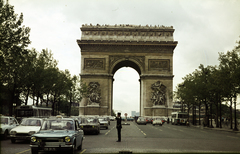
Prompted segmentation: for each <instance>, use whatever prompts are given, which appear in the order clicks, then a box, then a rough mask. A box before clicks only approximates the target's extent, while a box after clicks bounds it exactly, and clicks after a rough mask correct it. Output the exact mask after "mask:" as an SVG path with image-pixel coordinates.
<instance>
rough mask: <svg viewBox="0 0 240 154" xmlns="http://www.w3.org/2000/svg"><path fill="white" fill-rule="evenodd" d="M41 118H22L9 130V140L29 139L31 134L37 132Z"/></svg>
mask: <svg viewBox="0 0 240 154" xmlns="http://www.w3.org/2000/svg"><path fill="white" fill-rule="evenodd" d="M42 123H43V119H41V118H24V119H23V120H22V122H21V124H20V125H19V126H17V127H15V128H13V129H12V130H11V131H10V138H11V142H12V143H15V141H16V140H30V138H31V135H33V134H34V133H37V132H38V131H39V130H40V128H41V124H42Z"/></svg>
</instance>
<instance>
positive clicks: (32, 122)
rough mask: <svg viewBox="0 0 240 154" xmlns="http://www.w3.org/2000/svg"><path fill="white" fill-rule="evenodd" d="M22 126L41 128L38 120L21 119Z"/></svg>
mask: <svg viewBox="0 0 240 154" xmlns="http://www.w3.org/2000/svg"><path fill="white" fill-rule="evenodd" d="M21 125H22V126H41V120H40V119H23V120H22V122H21Z"/></svg>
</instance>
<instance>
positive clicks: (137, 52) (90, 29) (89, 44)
mask: <svg viewBox="0 0 240 154" xmlns="http://www.w3.org/2000/svg"><path fill="white" fill-rule="evenodd" d="M80 29H81V32H82V35H81V40H77V43H78V45H79V47H80V49H81V74H80V76H81V79H82V81H83V82H85V83H86V84H87V85H88V88H87V95H86V97H85V98H83V99H82V101H81V102H80V107H79V114H80V115H111V112H112V106H113V82H114V79H113V76H114V73H115V72H116V71H117V70H118V69H120V68H122V67H132V68H133V69H135V70H136V71H137V72H138V74H139V76H140V79H139V82H140V116H168V115H170V114H171V112H172V109H173V108H172V107H173V103H172V92H173V51H174V49H175V47H176V46H177V43H178V42H177V41H174V39H173V33H174V29H173V27H172V26H171V27H166V26H151V25H146V26H141V25H126V24H125V25H99V24H97V25H92V24H90V25H87V24H85V25H82V27H81V28H80ZM126 76H127V74H126ZM123 90H124V89H123ZM126 108H127V107H126ZM123 112H124V111H123Z"/></svg>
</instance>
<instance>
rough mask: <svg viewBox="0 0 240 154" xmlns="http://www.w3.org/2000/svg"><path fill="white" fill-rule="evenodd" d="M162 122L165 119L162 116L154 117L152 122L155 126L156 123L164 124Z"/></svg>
mask: <svg viewBox="0 0 240 154" xmlns="http://www.w3.org/2000/svg"><path fill="white" fill-rule="evenodd" d="M162 124H163V119H162V118H153V122H152V125H153V126H155V125H159V126H162Z"/></svg>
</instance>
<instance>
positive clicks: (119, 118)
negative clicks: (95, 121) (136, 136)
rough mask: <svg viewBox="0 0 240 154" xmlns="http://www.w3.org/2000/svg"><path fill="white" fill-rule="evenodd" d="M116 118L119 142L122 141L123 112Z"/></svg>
mask: <svg viewBox="0 0 240 154" xmlns="http://www.w3.org/2000/svg"><path fill="white" fill-rule="evenodd" d="M116 120H117V126H116V128H117V132H118V140H117V142H121V129H122V118H121V113H118V114H117V117H116Z"/></svg>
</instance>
